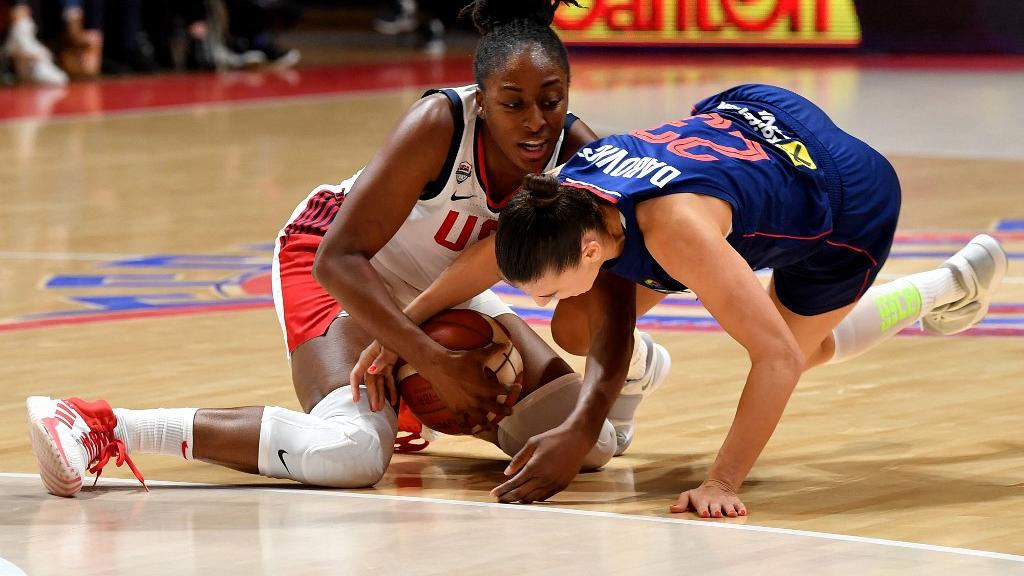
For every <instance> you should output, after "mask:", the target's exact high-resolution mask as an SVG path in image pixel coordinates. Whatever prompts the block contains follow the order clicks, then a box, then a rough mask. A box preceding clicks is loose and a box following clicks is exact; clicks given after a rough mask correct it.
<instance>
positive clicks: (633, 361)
mask: <svg viewBox="0 0 1024 576" xmlns="http://www.w3.org/2000/svg"><path fill="white" fill-rule="evenodd" d="M645 372H647V343H646V342H644V339H643V338H641V337H640V331H639V330H637V329H635V328H634V329H633V355H632V356H630V357H629V371H628V372H626V380H627V381H628V380H639V379H641V378H643V377H644V373H645Z"/></svg>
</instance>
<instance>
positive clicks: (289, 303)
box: [277, 234, 342, 354]
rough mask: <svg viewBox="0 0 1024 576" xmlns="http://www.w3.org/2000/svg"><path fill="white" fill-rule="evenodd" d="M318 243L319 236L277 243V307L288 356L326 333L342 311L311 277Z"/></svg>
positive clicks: (300, 236) (293, 236) (299, 236)
mask: <svg viewBox="0 0 1024 576" xmlns="http://www.w3.org/2000/svg"><path fill="white" fill-rule="evenodd" d="M322 241H323V237H322V236H317V235H313V234H291V235H288V236H284V237H282V238H281V240H280V242H281V243H282V246H281V249H280V250H279V251H278V254H277V261H278V265H279V271H278V278H279V279H280V294H279V296H278V298H277V305H278V314H279V317H280V320H281V325H282V327H283V328H284V332H285V337H286V339H287V341H288V353H289V354H290V353H292V352H294V351H295V349H296V348H298V347H299V346H300V345H302V344H305V343H306V342H308V341H310V340H312V339H313V338H316V337H318V336H323V335H324V334H326V333H327V329H328V328H330V326H331V322H333V321H334V319H335V318H337V317H338V314H339V313H340V312H341V310H342V308H341V304H339V303H338V301H337V300H335V299H334V297H333V296H331V295H330V294H328V293H327V291H326V290H324V289H323V287H321V286H320V284H319V283H318V282H317V281H316V279H315V278H313V262H314V260H315V259H316V251H317V248H319V247H320V242H322Z"/></svg>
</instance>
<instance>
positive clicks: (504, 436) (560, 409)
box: [497, 372, 615, 470]
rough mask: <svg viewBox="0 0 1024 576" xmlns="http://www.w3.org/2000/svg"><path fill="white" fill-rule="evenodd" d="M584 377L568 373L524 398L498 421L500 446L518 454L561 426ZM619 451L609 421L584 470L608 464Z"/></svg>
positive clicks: (590, 453)
mask: <svg viewBox="0 0 1024 576" xmlns="http://www.w3.org/2000/svg"><path fill="white" fill-rule="evenodd" d="M582 390H583V378H582V377H581V376H580V375H579V374H578V373H575V372H573V373H571V374H566V375H564V376H562V377H559V378H556V379H554V380H552V381H551V382H548V383H547V384H545V385H543V386H541V387H540V388H538V389H537V390H535V391H534V392H533V393H532V394H530V395H529V396H527V397H526V398H524V399H522V400H521V401H520V402H519V403H518V404H516V406H515V408H513V413H512V415H511V416H508V417H506V418H504V419H502V421H501V422H500V423H499V424H498V441H497V444H498V447H499V448H501V449H502V451H503V452H505V454H508V455H509V456H515V455H516V454H517V453H518V452H519V451H520V450H521V449H522V448H523V446H526V443H527V442H528V441H529V440H530V438H532V437H533V436H536V435H537V434H540V433H542V432H546V431H548V430H551V429H552V428H555V427H556V426H559V425H560V424H562V423H563V422H565V420H566V419H567V418H568V417H569V414H571V413H572V411H573V409H574V408H575V407H576V402H577V400H579V396H580V392H581V391H582ZM614 454H615V428H614V427H613V426H612V424H611V423H610V422H608V421H607V420H605V422H604V426H602V428H601V434H600V436H599V437H598V439H597V443H596V444H594V447H593V448H591V450H590V452H589V453H587V455H586V457H585V458H584V460H583V466H582V467H581V469H583V470H595V469H597V468H600V467H601V466H604V465H605V464H607V463H608V461H609V460H611V458H612V456H613V455H614Z"/></svg>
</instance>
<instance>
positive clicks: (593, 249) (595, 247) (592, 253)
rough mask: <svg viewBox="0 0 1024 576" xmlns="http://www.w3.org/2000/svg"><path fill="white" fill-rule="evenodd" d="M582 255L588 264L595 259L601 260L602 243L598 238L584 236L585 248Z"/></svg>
mask: <svg viewBox="0 0 1024 576" xmlns="http://www.w3.org/2000/svg"><path fill="white" fill-rule="evenodd" d="M581 256H582V258H581V259H582V260H583V262H585V263H588V264H589V263H592V261H594V260H600V259H601V243H600V242H598V241H597V239H596V238H593V237H586V236H585V237H584V238H583V248H582V254H581Z"/></svg>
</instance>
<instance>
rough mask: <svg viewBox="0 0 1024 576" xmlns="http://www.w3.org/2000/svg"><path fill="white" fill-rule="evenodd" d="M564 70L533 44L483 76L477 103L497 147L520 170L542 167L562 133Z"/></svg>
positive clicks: (565, 97)
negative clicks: (482, 87)
mask: <svg viewBox="0 0 1024 576" xmlns="http://www.w3.org/2000/svg"><path fill="white" fill-rule="evenodd" d="M568 92H569V80H568V78H567V77H566V71H565V70H563V69H562V68H561V66H560V65H559V64H558V63H557V62H556V61H554V60H552V59H551V58H549V57H548V56H547V54H545V53H544V51H543V50H541V49H540V48H539V47H537V46H536V45H531V46H527V47H525V48H523V50H522V51H520V53H519V54H518V56H516V57H515V58H513V59H512V60H511V61H509V62H508V63H507V64H506V65H505V67H504V68H501V69H499V70H496V71H495V72H494V73H492V74H491V75H490V77H488V78H487V79H486V80H485V81H484V89H483V91H482V92H481V96H479V98H480V100H481V101H480V102H479V104H480V105H481V106H482V108H483V111H484V121H485V122H486V123H487V128H488V130H489V131H490V133H491V137H492V138H493V139H494V141H495V143H496V144H497V145H498V148H499V149H500V150H501V152H502V153H503V154H504V155H505V157H506V158H508V159H509V161H511V163H512V164H514V165H515V166H516V167H517V168H519V169H520V170H521V171H522V172H524V173H527V172H541V171H542V170H543V169H544V167H545V165H547V163H548V160H549V159H550V158H551V154H552V153H553V152H554V149H555V143H556V142H557V141H558V137H559V135H560V134H561V133H562V126H563V125H564V123H565V112H566V109H567V108H568Z"/></svg>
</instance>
